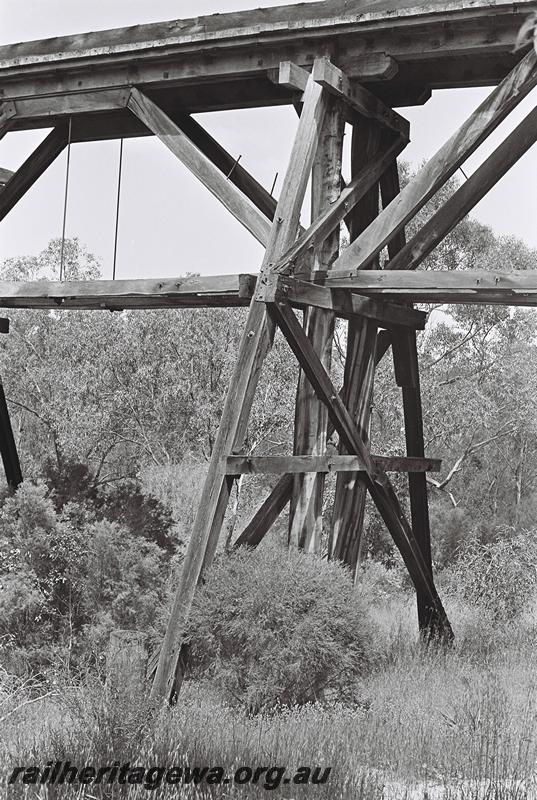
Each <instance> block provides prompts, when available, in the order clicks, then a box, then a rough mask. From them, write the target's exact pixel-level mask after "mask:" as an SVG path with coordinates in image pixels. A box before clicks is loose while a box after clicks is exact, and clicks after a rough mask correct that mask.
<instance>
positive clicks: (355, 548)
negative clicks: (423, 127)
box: [329, 119, 381, 578]
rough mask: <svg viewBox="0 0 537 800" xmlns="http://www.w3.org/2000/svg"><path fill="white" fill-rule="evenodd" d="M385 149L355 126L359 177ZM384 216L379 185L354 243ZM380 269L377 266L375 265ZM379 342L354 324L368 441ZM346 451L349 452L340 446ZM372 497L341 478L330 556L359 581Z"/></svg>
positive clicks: (353, 477) (356, 386)
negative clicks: (367, 506) (367, 509)
mask: <svg viewBox="0 0 537 800" xmlns="http://www.w3.org/2000/svg"><path fill="white" fill-rule="evenodd" d="M380 146H381V131H380V128H379V127H378V126H377V125H376V124H375V123H374V122H370V121H369V120H366V119H363V120H360V122H356V123H355V125H354V128H353V134H352V152H351V159H352V176H353V177H354V176H355V175H357V174H358V173H359V172H360V170H361V169H362V168H363V167H364V165H365V164H367V163H368V162H369V161H370V160H371V159H372V158H373V157H374V156H375V155H376V154H377V152H378V150H379V149H380ZM378 213H379V186H378V184H375V186H374V187H373V188H372V189H370V190H369V192H368V193H367V194H366V195H365V197H364V198H363V199H362V200H361V202H360V203H358V204H357V205H356V207H355V208H354V210H353V212H352V214H351V215H349V217H350V218H349V230H350V240H351V241H354V239H356V238H357V237H358V236H359V235H360V233H361V232H362V231H363V230H365V228H367V226H368V225H369V223H370V222H372V220H373V219H375V217H376V216H377V215H378ZM375 266H377V264H375V263H373V264H372V265H371V267H372V268H374V267H375ZM376 343H377V325H376V323H375V322H373V321H372V320H367V319H364V318H362V319H352V320H350V321H349V327H348V336H347V356H346V359H345V376H344V383H343V387H344V396H343V402H344V403H345V405H346V407H347V408H348V410H349V412H350V414H351V416H352V417H353V419H355V420H356V422H357V424H358V427H359V430H360V433H361V435H362V438H363V440H364V441H365V442H367V440H368V438H369V423H370V416H371V401H372V395H373V383H374V376H375V366H376ZM340 452H342V453H343V452H346V451H345V449H344V448H343V447H340ZM366 496H367V485H366V483H365V481H364V480H363V478H362V477H361V476H360V474H359V473H352V472H351V473H346V472H341V473H339V474H338V476H337V481H336V495H335V500H334V511H333V519H332V530H331V536H330V544H329V555H330V558H334V559H338V560H339V561H342V562H343V563H344V564H346V565H347V566H348V567H349V568H350V569H351V571H352V573H353V575H354V576H355V578H356V573H357V569H358V565H359V561H360V556H361V548H362V535H363V522H364V511H365V501H366Z"/></svg>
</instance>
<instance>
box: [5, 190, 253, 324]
mask: <svg viewBox="0 0 537 800" xmlns="http://www.w3.org/2000/svg"><path fill="white" fill-rule="evenodd" d="M2 202H3V195H0V208H1V207H2ZM256 277H257V276H256V275H212V276H211V275H210V276H205V275H204V276H201V275H200V276H197V275H189V276H187V277H179V278H162V279H160V280H159V279H157V278H152V279H149V280H146V279H134V280H115V281H104V280H99V281H62V282H60V281H17V282H13V283H6V282H3V281H2V282H0V308H2V307H3V308H55V309H58V308H65V309H87V310H102V309H107V310H111V311H114V310H121V309H124V308H140V309H144V308H198V307H204V306H207V307H225V306H242V305H249V303H250V300H251V298H252V295H253V293H254V288H255V282H256Z"/></svg>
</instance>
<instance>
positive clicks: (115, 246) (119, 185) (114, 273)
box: [112, 139, 123, 281]
mask: <svg viewBox="0 0 537 800" xmlns="http://www.w3.org/2000/svg"><path fill="white" fill-rule="evenodd" d="M122 166H123V139H121V140H120V144H119V168H118V173H117V202H116V231H115V234H114V263H113V265H112V280H113V281H115V279H116V257H117V235H118V231H119V200H120V197H121V168H122Z"/></svg>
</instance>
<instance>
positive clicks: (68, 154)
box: [60, 117, 72, 281]
mask: <svg viewBox="0 0 537 800" xmlns="http://www.w3.org/2000/svg"><path fill="white" fill-rule="evenodd" d="M71 125H72V117H69V134H68V137H67V166H66V169H65V196H64V199H63V227H62V247H61V251H60V281H61V280H63V254H64V248H65V225H66V222H67V196H68V194H69V170H70V167H71Z"/></svg>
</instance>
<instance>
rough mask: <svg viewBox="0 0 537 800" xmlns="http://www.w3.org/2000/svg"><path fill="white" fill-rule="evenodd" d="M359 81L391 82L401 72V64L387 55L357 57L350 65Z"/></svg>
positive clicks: (376, 54)
mask: <svg viewBox="0 0 537 800" xmlns="http://www.w3.org/2000/svg"><path fill="white" fill-rule="evenodd" d="M348 66H349V68H350V70H351V72H352V77H353V78H354V79H355V80H357V81H362V82H366V83H367V82H369V81H389V80H391V79H392V78H393V77H394V76H395V75H397V73H398V72H399V64H398V63H397V61H396V60H395V58H392V57H391V56H389V55H387V54H386V53H371V54H369V55H366V56H357V57H356V58H354V59H353V60H352V63H349V64H348Z"/></svg>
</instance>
